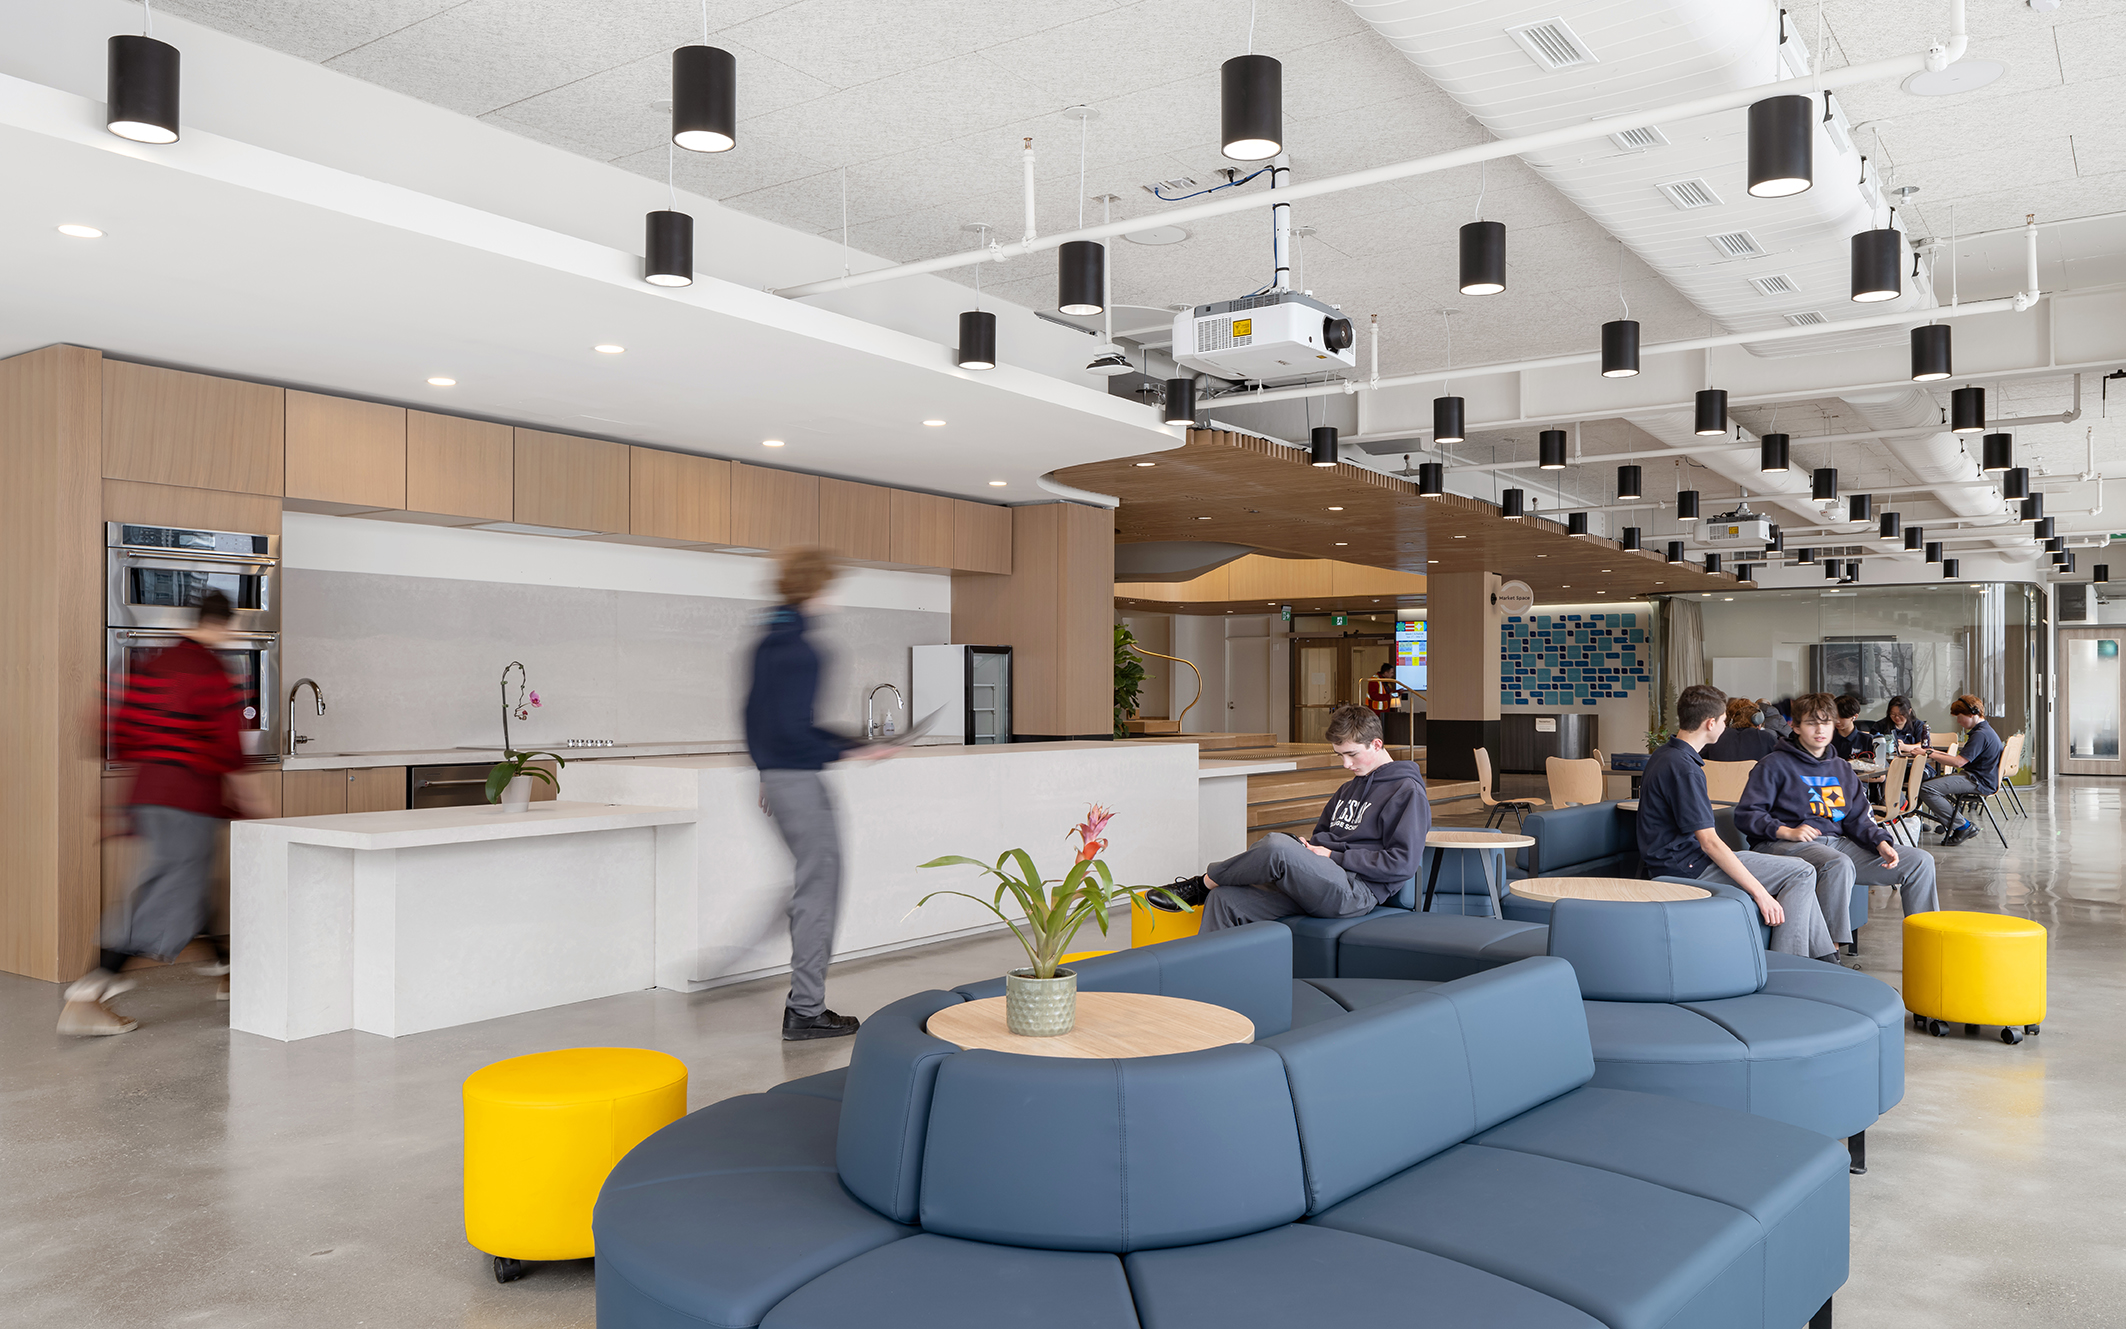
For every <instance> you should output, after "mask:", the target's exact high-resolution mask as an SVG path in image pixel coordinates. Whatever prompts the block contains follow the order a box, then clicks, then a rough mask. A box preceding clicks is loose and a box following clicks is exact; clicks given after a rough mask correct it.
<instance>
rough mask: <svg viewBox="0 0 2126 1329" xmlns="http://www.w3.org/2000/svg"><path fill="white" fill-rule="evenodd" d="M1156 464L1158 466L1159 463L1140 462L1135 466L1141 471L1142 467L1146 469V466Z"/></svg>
mask: <svg viewBox="0 0 2126 1329" xmlns="http://www.w3.org/2000/svg"><path fill="white" fill-rule="evenodd" d="M1158 464H1159V463H1158V462H1155V461H1140V462H1138V463H1137V466H1138V468H1139V469H1142V468H1144V467H1146V466H1157V465H1158Z"/></svg>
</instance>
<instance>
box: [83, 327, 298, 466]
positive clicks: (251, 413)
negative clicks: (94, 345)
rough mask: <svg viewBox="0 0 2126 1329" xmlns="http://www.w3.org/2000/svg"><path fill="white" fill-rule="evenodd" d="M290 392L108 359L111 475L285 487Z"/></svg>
mask: <svg viewBox="0 0 2126 1329" xmlns="http://www.w3.org/2000/svg"><path fill="white" fill-rule="evenodd" d="M284 396H285V394H284V393H283V392H282V390H281V389H279V388H269V387H266V386H264V385H262V384H258V383H243V382H239V381H237V380H236V379H233V378H215V377H213V376H211V375H208V374H187V373H183V372H181V371H179V370H175V369H158V368H156V367H154V366H152V365H136V364H128V363H127V362H125V361H123V360H105V361H104V362H103V473H104V475H105V476H106V477H107V478H109V479H113V480H141V481H145V482H146V483H148V484H158V485H179V486H183V487H185V488H188V489H220V490H228V491H232V492H235V493H240V494H273V495H276V496H277V495H279V494H280V493H281V492H282V488H281V477H282V451H283V448H282V442H283V439H284V437H285V428H286V407H285V404H284V402H283V398H284Z"/></svg>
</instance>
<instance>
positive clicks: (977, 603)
mask: <svg viewBox="0 0 2126 1329" xmlns="http://www.w3.org/2000/svg"><path fill="white" fill-rule="evenodd" d="M1011 514H1012V549H1011V571H1010V573H1008V574H1006V575H1002V576H998V575H995V574H988V573H968V572H956V573H954V574H953V577H952V639H953V640H954V641H965V642H980V643H982V644H984V645H999V646H1009V647H1011V648H1012V652H1011V671H1012V679H1011V692H1012V717H1011V727H1012V732H1013V733H1014V734H1015V735H1018V736H1020V737H1040V738H1088V737H1100V736H1102V735H1105V734H1109V733H1112V732H1113V729H1114V703H1113V697H1114V629H1113V622H1114V594H1115V590H1114V573H1115V552H1114V551H1115V546H1114V516H1113V514H1112V513H1110V512H1108V511H1107V510H1106V509H1104V508H1092V507H1084V506H1081V505H1079V504H1075V503H1036V504H1031V505H1028V506H1026V507H1019V508H1013V509H1011Z"/></svg>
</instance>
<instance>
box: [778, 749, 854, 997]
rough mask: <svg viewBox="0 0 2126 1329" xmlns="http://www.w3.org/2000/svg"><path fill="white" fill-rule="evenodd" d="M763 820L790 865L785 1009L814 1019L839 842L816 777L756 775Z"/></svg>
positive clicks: (836, 884)
mask: <svg viewBox="0 0 2126 1329" xmlns="http://www.w3.org/2000/svg"><path fill="white" fill-rule="evenodd" d="M760 790H761V794H762V796H763V797H765V798H766V799H767V803H768V815H769V816H770V817H773V818H774V819H775V829H776V831H777V832H778V833H780V834H781V835H782V842H783V844H785V845H787V846H788V847H789V850H790V857H791V858H792V859H794V860H796V863H795V867H796V877H797V884H796V888H795V889H794V890H793V891H792V892H791V894H790V1003H789V1005H790V1009H791V1010H793V1011H795V1012H797V1013H798V1014H799V1015H803V1016H807V1017H809V1016H814V1015H817V1014H819V1013H820V1012H821V1011H823V1010H825V1009H826V1008H827V961H828V960H829V959H831V958H832V957H833V954H834V919H835V915H836V914H837V913H839V912H840V910H841V903H842V837H841V830H840V828H839V827H837V826H836V825H835V822H834V802H833V800H832V799H829V798H828V797H827V782H826V780H825V779H824V778H822V777H821V775H820V773H819V772H818V771H762V772H761V773H760Z"/></svg>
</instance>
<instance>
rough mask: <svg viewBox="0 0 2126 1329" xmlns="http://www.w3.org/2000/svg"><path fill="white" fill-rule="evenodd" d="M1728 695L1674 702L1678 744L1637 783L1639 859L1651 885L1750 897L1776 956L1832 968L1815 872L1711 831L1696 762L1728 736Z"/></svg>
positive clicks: (1706, 691) (1833, 956)
mask: <svg viewBox="0 0 2126 1329" xmlns="http://www.w3.org/2000/svg"><path fill="white" fill-rule="evenodd" d="M1726 710H1727V694H1726V693H1724V692H1722V691H1721V690H1720V689H1718V688H1716V687H1712V686H1710V685H1708V684H1705V683H1698V684H1694V685H1692V686H1690V687H1687V688H1685V689H1683V693H1682V695H1681V696H1679V697H1677V698H1676V729H1677V733H1676V736H1675V737H1674V738H1672V739H1670V740H1669V741H1668V742H1667V743H1666V744H1665V745H1664V746H1663V747H1662V748H1661V750H1660V751H1659V752H1656V753H1654V755H1653V756H1651V757H1649V758H1648V759H1647V762H1646V774H1645V776H1644V777H1643V778H1642V779H1641V780H1640V782H1639V859H1640V861H1641V862H1642V863H1643V864H1645V867H1646V875H1647V876H1649V877H1691V878H1695V879H1697V880H1699V881H1718V882H1725V883H1726V884H1728V885H1730V886H1739V887H1741V888H1742V889H1743V890H1745V891H1747V892H1749V895H1750V898H1751V899H1753V900H1755V901H1756V902H1757V912H1758V913H1760V914H1762V915H1764V921H1765V922H1766V923H1767V924H1768V925H1770V927H1771V929H1772V943H1771V949H1772V950H1775V951H1778V952H1780V953H1781V954H1785V955H1799V956H1804V957H1807V958H1809V959H1814V960H1829V961H1832V962H1833V963H1835V962H1836V961H1837V958H1838V947H1837V945H1836V944H1835V943H1833V942H1832V940H1831V933H1830V929H1829V928H1828V927H1826V926H1825V925H1824V921H1823V910H1822V909H1821V908H1819V907H1818V905H1817V903H1816V869H1815V868H1814V867H1812V866H1811V865H1809V864H1807V863H1804V862H1801V861H1799V860H1796V859H1788V858H1774V857H1772V856H1771V855H1769V854H1751V853H1740V854H1738V853H1736V852H1735V851H1734V850H1732V849H1730V848H1728V847H1727V842H1726V841H1724V840H1722V839H1721V838H1720V832H1719V831H1718V830H1716V829H1715V828H1714V825H1713V805H1712V802H1711V800H1709V799H1708V798H1707V797H1706V795H1705V761H1704V759H1703V758H1702V757H1700V756H1699V755H1698V754H1699V753H1700V752H1701V751H1703V750H1704V748H1705V746H1706V745H1707V744H1709V743H1711V742H1713V741H1714V740H1715V739H1718V738H1719V737H1720V734H1721V732H1722V731H1723V730H1725V729H1726V728H1727V715H1726Z"/></svg>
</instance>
